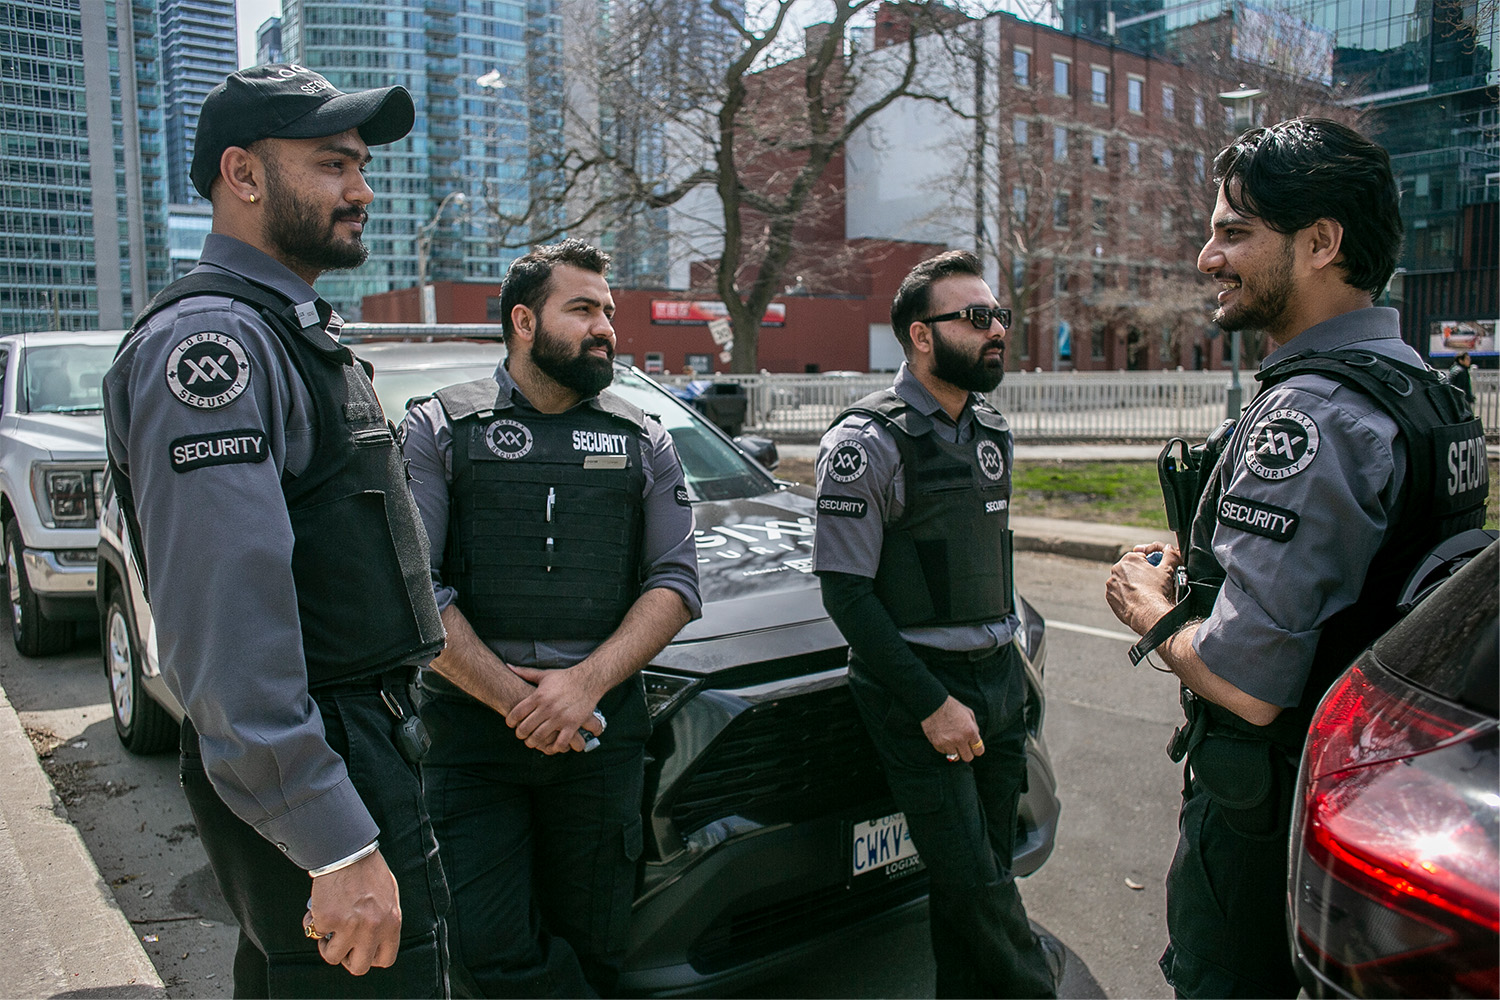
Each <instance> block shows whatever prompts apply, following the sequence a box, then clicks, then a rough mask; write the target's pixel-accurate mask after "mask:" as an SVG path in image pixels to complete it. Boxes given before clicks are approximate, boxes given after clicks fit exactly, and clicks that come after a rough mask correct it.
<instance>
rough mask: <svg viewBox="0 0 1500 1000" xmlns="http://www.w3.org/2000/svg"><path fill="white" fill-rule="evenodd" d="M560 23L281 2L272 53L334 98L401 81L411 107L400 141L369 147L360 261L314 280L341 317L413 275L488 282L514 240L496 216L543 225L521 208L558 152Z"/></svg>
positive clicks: (437, 7)
mask: <svg viewBox="0 0 1500 1000" xmlns="http://www.w3.org/2000/svg"><path fill="white" fill-rule="evenodd" d="M562 21H563V19H562V16H561V14H560V13H559V11H558V3H557V0H520V2H510V0H383V2H381V3H371V2H369V0H284V2H283V9H282V21H281V33H282V45H283V49H284V52H285V54H286V58H288V59H292V60H295V61H296V62H299V63H302V64H303V65H305V66H308V67H309V68H311V69H314V70H317V71H318V72H321V73H323V74H325V75H326V76H327V77H328V79H329V80H330V81H331V82H332V83H333V84H334V85H335V86H337V87H339V88H340V89H341V90H363V89H367V88H370V87H383V86H389V85H391V84H401V85H402V86H404V87H406V89H407V90H409V91H411V94H412V98H413V99H414V101H415V103H416V110H417V117H416V125H415V127H414V128H413V129H412V132H411V135H409V136H407V137H406V138H405V139H403V140H401V141H400V142H397V143H393V144H391V145H389V146H383V147H380V148H379V149H376V150H374V154H375V158H374V161H373V162H372V163H371V165H370V169H369V171H368V174H367V176H368V177H369V180H370V186H371V187H372V188H373V189H374V190H375V204H374V205H373V206H372V207H371V210H370V221H369V223H368V224H367V225H366V226H365V232H364V241H365V243H366V245H367V246H368V247H369V248H370V259H369V260H368V261H367V262H366V263H365V264H363V265H362V266H360V267H359V268H358V269H356V270H353V271H348V272H329V273H328V274H325V275H324V276H323V277H322V278H321V279H320V280H319V282H318V290H319V291H320V292H321V293H322V294H323V295H324V296H325V297H326V298H327V299H328V300H329V301H330V302H332V303H333V304H334V306H335V307H336V308H337V309H338V310H339V311H340V312H341V313H343V314H344V315H345V316H346V317H348V318H351V319H352V318H355V317H357V316H358V315H359V306H360V299H361V298H362V297H363V296H365V295H369V294H373V293H376V292H384V291H389V290H391V289H394V288H408V287H411V286H413V285H416V284H418V278H419V271H421V270H425V279H426V281H428V282H433V281H498V280H499V279H500V278H501V277H503V276H504V274H505V269H506V267H508V266H509V264H510V261H512V260H514V259H515V258H516V257H517V256H519V255H520V254H521V252H522V251H520V250H516V249H505V248H503V247H502V246H501V243H502V242H503V241H506V240H508V241H510V242H525V235H526V233H525V230H524V229H523V230H521V231H520V232H519V233H518V232H517V231H516V230H515V228H514V227H512V228H511V230H509V231H508V232H507V231H505V227H504V226H503V225H502V223H501V221H500V220H501V219H503V218H510V219H519V220H525V222H524V225H525V226H528V227H532V228H534V229H536V230H538V231H540V230H542V229H544V228H545V227H546V226H548V225H549V224H550V223H553V222H555V219H554V217H553V216H552V215H550V214H548V213H540V214H539V213H537V212H536V211H535V209H534V208H533V206H534V205H537V204H539V203H541V202H542V201H544V200H547V199H544V198H543V197H542V195H543V194H544V193H549V192H547V189H548V186H549V185H552V184H555V183H556V172H555V159H556V157H558V156H559V155H560V154H561V151H562V138H561V136H562V103H563V81H562V32H563V23H562ZM450 194H462V195H464V198H462V199H458V198H449V197H448V196H449V195H450ZM445 199H446V200H445ZM440 209H441V211H440ZM424 250H425V252H424ZM424 264H425V267H424Z"/></svg>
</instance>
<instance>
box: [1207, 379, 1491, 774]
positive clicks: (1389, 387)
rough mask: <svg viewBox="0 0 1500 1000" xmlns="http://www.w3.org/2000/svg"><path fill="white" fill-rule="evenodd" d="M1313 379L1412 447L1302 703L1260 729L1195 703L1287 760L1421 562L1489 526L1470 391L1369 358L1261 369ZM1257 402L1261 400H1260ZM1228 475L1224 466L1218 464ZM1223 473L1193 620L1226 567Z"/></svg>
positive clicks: (1211, 490) (1241, 442) (1217, 481)
mask: <svg viewBox="0 0 1500 1000" xmlns="http://www.w3.org/2000/svg"><path fill="white" fill-rule="evenodd" d="M1304 373H1315V374H1318V375H1323V376H1326V377H1328V378H1331V379H1334V380H1335V381H1338V382H1340V383H1342V384H1344V385H1347V386H1349V387H1350V388H1353V389H1355V390H1356V391H1358V392H1361V393H1364V394H1365V395H1366V396H1369V397H1370V398H1371V399H1372V400H1374V401H1375V402H1376V403H1378V404H1379V405H1380V407H1381V409H1383V410H1384V411H1385V412H1386V413H1388V414H1390V416H1391V418H1392V419H1393V420H1395V422H1396V425H1397V427H1398V428H1399V429H1400V433H1401V439H1402V440H1403V441H1405V442H1406V454H1407V471H1406V482H1405V484H1404V485H1403V487H1402V494H1401V497H1402V502H1401V507H1400V514H1399V520H1398V521H1397V522H1396V523H1395V524H1393V525H1391V526H1390V527H1389V528H1388V529H1387V533H1386V542H1385V544H1384V545H1383V546H1382V547H1381V548H1380V549H1379V551H1377V552H1376V554H1375V557H1374V558H1373V559H1372V560H1371V562H1370V569H1369V572H1368V573H1367V574H1366V576H1365V582H1364V587H1363V589H1362V590H1361V591H1360V595H1359V598H1358V599H1357V600H1356V601H1355V602H1354V604H1352V605H1351V606H1349V607H1348V608H1345V609H1344V610H1342V611H1339V612H1337V613H1336V614H1334V615H1332V616H1331V617H1330V618H1329V619H1328V620H1327V621H1326V622H1324V623H1323V629H1322V633H1321V636H1320V638H1319V640H1318V648H1317V651H1316V653H1315V654H1314V656H1313V664H1312V669H1311V671H1310V672H1309V675H1308V680H1307V686H1306V688H1305V689H1304V691H1303V695H1302V700H1301V702H1299V703H1298V704H1297V706H1296V707H1294V708H1288V709H1284V710H1283V711H1282V712H1281V714H1280V715H1278V716H1277V717H1276V720H1275V721H1274V722H1272V723H1271V725H1269V726H1253V725H1251V724H1250V723H1248V722H1246V721H1245V720H1243V719H1241V718H1240V717H1239V716H1237V715H1235V714H1234V713H1233V712H1230V711H1229V710H1227V709H1224V708H1221V707H1220V706H1218V705H1214V704H1212V703H1210V702H1207V701H1205V700H1203V699H1198V701H1199V703H1200V704H1201V705H1202V706H1204V708H1203V710H1204V711H1206V712H1207V713H1208V716H1209V719H1210V720H1211V724H1213V725H1215V726H1217V727H1221V728H1223V727H1227V728H1231V729H1235V730H1240V731H1242V733H1241V734H1242V735H1243V732H1249V733H1251V734H1253V735H1255V736H1258V737H1260V738H1262V739H1266V740H1269V741H1271V742H1273V743H1275V744H1277V745H1278V746H1280V747H1282V749H1284V750H1286V751H1287V752H1288V753H1289V754H1293V755H1296V754H1300V753H1301V751H1302V744H1303V741H1304V740H1305V738H1306V736H1307V728H1308V725H1309V724H1310V723H1311V720H1312V714H1313V712H1314V710H1315V709H1316V708H1317V705H1318V701H1319V700H1320V699H1321V698H1322V697H1323V694H1324V692H1326V691H1327V690H1328V688H1329V686H1330V685H1332V683H1333V681H1334V680H1335V679H1336V678H1337V677H1338V675H1339V674H1340V673H1342V672H1343V670H1344V668H1345V667H1347V666H1348V665H1349V663H1350V662H1351V661H1352V660H1353V659H1354V658H1355V657H1356V656H1358V655H1359V654H1360V653H1361V652H1363V651H1364V649H1365V647H1366V646H1368V645H1369V644H1370V643H1371V642H1372V641H1374V639H1375V638H1376V637H1377V636H1379V635H1380V634H1381V633H1382V632H1384V631H1385V630H1386V629H1387V628H1389V627H1390V625H1391V624H1392V623H1393V622H1395V620H1396V618H1397V611H1396V603H1397V600H1398V598H1399V595H1400V592H1401V588H1402V585H1403V584H1404V583H1405V582H1406V578H1407V577H1408V576H1409V575H1410V574H1411V572H1412V570H1413V569H1415V568H1416V566H1417V563H1418V561H1419V560H1420V559H1421V557H1422V556H1423V555H1424V554H1425V553H1426V552H1427V551H1428V550H1430V549H1431V548H1432V547H1433V546H1434V545H1436V544H1438V543H1439V542H1441V541H1442V540H1443V539H1445V538H1449V537H1451V536H1453V535H1456V534H1458V533H1459V532H1460V531H1464V530H1466V529H1468V528H1480V527H1483V526H1484V516H1485V515H1484V503H1485V498H1486V497H1487V496H1488V494H1489V473H1488V464H1487V462H1486V459H1485V448H1484V431H1483V429H1482V428H1481V426H1480V424H1479V421H1478V420H1477V419H1476V418H1475V417H1474V415H1473V413H1472V412H1471V410H1470V409H1469V404H1468V401H1467V400H1465V399H1464V397H1463V394H1462V393H1461V392H1459V391H1458V390H1456V389H1454V388H1453V387H1452V386H1451V385H1448V384H1447V383H1446V382H1444V381H1443V380H1442V378H1441V377H1440V376H1439V375H1438V373H1437V372H1435V371H1433V370H1432V369H1430V368H1414V367H1412V366H1410V365H1405V364H1402V363H1400V362H1397V361H1393V360H1390V359H1388V358H1383V357H1381V356H1379V355H1376V354H1371V353H1369V352H1366V351H1328V352H1307V353H1304V354H1298V355H1294V356H1292V357H1290V358H1287V359H1286V360H1285V361H1282V362H1279V363H1277V364H1275V365H1273V366H1272V367H1270V368H1268V369H1266V370H1265V371H1263V372H1261V373H1260V375H1259V376H1257V377H1258V378H1259V380H1260V382H1261V389H1260V393H1265V392H1266V391H1267V390H1269V389H1270V388H1271V387H1272V386H1274V385H1278V384H1279V383H1281V382H1285V381H1286V380H1287V379H1289V378H1291V377H1292V376H1294V375H1300V374H1304ZM1258 395H1259V394H1258ZM1249 431H1250V428H1249V427H1248V426H1247V425H1245V424H1243V423H1242V425H1241V427H1240V428H1239V429H1238V432H1237V433H1236V434H1235V435H1234V439H1233V441H1232V442H1231V443H1230V446H1229V447H1228V448H1227V449H1226V450H1225V452H1224V455H1223V456H1222V457H1221V459H1220V461H1221V463H1223V462H1232V461H1234V460H1235V458H1236V456H1239V455H1242V454H1243V452H1244V449H1245V448H1246V447H1247V445H1248V440H1247V438H1248V435H1249ZM1221 470H1222V464H1221ZM1221 470H1216V473H1215V475H1213V476H1212V477H1211V479H1210V480H1209V485H1208V489H1207V491H1206V492H1205V493H1204V496H1203V499H1202V501H1201V502H1200V503H1199V506H1198V514H1197V517H1195V518H1194V520H1193V532H1192V545H1191V547H1190V548H1189V550H1188V553H1187V573H1188V578H1189V580H1190V581H1191V586H1192V587H1193V594H1192V600H1193V602H1194V604H1195V614H1197V615H1198V616H1199V617H1207V615H1208V613H1209V612H1210V611H1211V610H1212V608H1213V602H1214V599H1215V598H1216V597H1217V594H1218V589H1219V587H1220V586H1221V585H1222V584H1223V582H1224V568H1223V567H1222V566H1220V565H1219V562H1218V560H1217V559H1216V558H1215V557H1214V554H1213V547H1212V542H1213V531H1214V524H1215V522H1216V521H1217V512H1218V506H1219V502H1220V493H1221V490H1222V488H1223V486H1222V484H1223V477H1222V475H1221V474H1220V471H1221Z"/></svg>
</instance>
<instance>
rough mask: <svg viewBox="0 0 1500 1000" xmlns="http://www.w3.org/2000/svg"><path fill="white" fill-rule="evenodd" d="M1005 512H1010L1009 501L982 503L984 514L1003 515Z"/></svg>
mask: <svg viewBox="0 0 1500 1000" xmlns="http://www.w3.org/2000/svg"><path fill="white" fill-rule="evenodd" d="M1007 510H1010V501H1009V500H986V501H985V502H984V512H985V513H986V514H1003V513H1004V512H1005V511H1007Z"/></svg>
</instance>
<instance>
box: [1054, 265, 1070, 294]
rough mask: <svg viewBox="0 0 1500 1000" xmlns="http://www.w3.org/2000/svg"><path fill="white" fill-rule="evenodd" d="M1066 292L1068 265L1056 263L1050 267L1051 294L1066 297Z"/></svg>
mask: <svg viewBox="0 0 1500 1000" xmlns="http://www.w3.org/2000/svg"><path fill="white" fill-rule="evenodd" d="M1067 292H1068V265H1067V264H1065V263H1063V262H1062V261H1058V262H1057V263H1056V264H1053V265H1052V294H1053V295H1066V294H1067Z"/></svg>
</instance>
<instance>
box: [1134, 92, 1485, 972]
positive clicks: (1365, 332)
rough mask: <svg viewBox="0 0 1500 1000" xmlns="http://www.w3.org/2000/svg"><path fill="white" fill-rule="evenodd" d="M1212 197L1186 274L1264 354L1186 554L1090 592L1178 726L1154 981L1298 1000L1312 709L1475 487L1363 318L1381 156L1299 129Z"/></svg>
mask: <svg viewBox="0 0 1500 1000" xmlns="http://www.w3.org/2000/svg"><path fill="white" fill-rule="evenodd" d="M1215 179H1216V181H1217V183H1218V185H1219V193H1218V200H1217V204H1216V205H1215V208H1214V213H1213V234H1212V236H1211V238H1210V239H1209V241H1208V243H1207V245H1206V246H1204V248H1203V252H1202V253H1201V254H1200V255H1199V257H1198V267H1199V269H1200V270H1202V271H1203V272H1204V273H1206V274H1211V275H1213V276H1214V278H1215V280H1216V281H1217V282H1218V284H1219V287H1220V292H1219V295H1218V301H1219V308H1218V311H1217V312H1216V313H1215V315H1214V319H1215V321H1216V322H1217V323H1218V324H1219V326H1220V327H1222V328H1223V329H1225V330H1249V331H1254V332H1263V333H1265V334H1266V335H1267V336H1269V337H1270V339H1271V340H1272V341H1273V342H1274V343H1275V344H1276V349H1275V350H1274V351H1273V352H1272V353H1271V354H1270V355H1268V356H1267V357H1266V359H1265V361H1264V363H1263V364H1262V366H1261V371H1260V374H1259V376H1258V377H1259V379H1260V381H1261V384H1262V389H1261V392H1260V394H1259V395H1258V396H1257V397H1256V398H1255V400H1254V401H1253V402H1252V403H1251V404H1250V406H1249V407H1248V409H1247V410H1246V412H1245V414H1244V417H1243V419H1242V420H1241V421H1240V422H1239V424H1238V426H1237V427H1236V428H1235V429H1234V431H1233V434H1232V436H1231V437H1230V439H1229V443H1228V446H1227V447H1226V448H1225V450H1224V453H1223V456H1222V458H1221V459H1220V461H1219V463H1218V465H1217V466H1216V467H1215V468H1214V469H1213V470H1212V472H1211V475H1210V476H1209V477H1208V483H1207V490H1206V492H1205V494H1204V496H1203V499H1202V501H1201V503H1200V504H1199V506H1198V508H1197V515H1196V517H1195V518H1194V520H1193V522H1192V526H1191V536H1190V544H1189V551H1188V553H1187V556H1186V559H1185V560H1184V558H1183V557H1182V555H1181V554H1180V553H1179V552H1178V550H1177V549H1176V548H1175V547H1170V546H1161V545H1159V544H1152V545H1146V546H1140V547H1138V548H1137V549H1136V551H1135V552H1133V553H1129V554H1127V555H1125V556H1124V557H1123V558H1122V559H1121V560H1120V561H1119V562H1118V563H1117V564H1116V565H1115V566H1114V568H1113V570H1112V571H1111V573H1110V578H1109V581H1108V584H1107V585H1106V590H1105V596H1106V599H1107V600H1108V601H1109V604H1110V607H1111V609H1112V610H1113V611H1114V612H1115V614H1116V615H1117V616H1118V617H1119V619H1120V620H1121V621H1122V622H1124V623H1125V624H1126V625H1128V626H1129V627H1130V628H1131V629H1133V630H1134V631H1135V632H1137V633H1139V634H1141V635H1143V636H1145V637H1146V639H1145V641H1144V642H1143V644H1141V647H1139V648H1144V647H1149V646H1153V645H1156V648H1157V649H1158V652H1159V654H1160V657H1161V659H1162V660H1163V661H1164V662H1165V663H1166V665H1167V666H1168V667H1169V668H1170V669H1171V670H1172V671H1173V672H1174V673H1175V674H1177V676H1178V678H1179V679H1180V680H1181V681H1182V684H1183V695H1182V697H1183V704H1184V707H1185V708H1186V710H1187V713H1188V722H1187V724H1185V725H1184V726H1183V728H1182V729H1181V730H1179V732H1178V735H1177V737H1176V739H1175V740H1174V742H1173V746H1172V748H1171V753H1172V756H1173V759H1174V760H1182V759H1184V757H1185V758H1186V760H1187V773H1186V782H1185V788H1184V791H1183V797H1184V801H1183V806H1182V814H1181V819H1180V822H1179V829H1180V831H1181V835H1180V839H1179V842H1178V846H1177V854H1176V857H1175V858H1174V859H1173V861H1172V866H1171V869H1170V871H1169V872H1168V875H1167V928H1168V932H1169V938H1170V941H1169V944H1168V947H1167V950H1166V953H1165V954H1164V955H1163V956H1162V959H1161V967H1162V971H1163V973H1164V974H1165V976H1166V978H1167V982H1168V983H1169V984H1171V986H1172V987H1173V989H1174V990H1175V991H1176V993H1177V995H1178V996H1191V997H1240V996H1257V997H1267V996H1287V997H1291V996H1296V995H1297V992H1298V989H1299V984H1298V981H1297V978H1296V975H1295V973H1294V970H1293V967H1292V961H1291V955H1290V952H1289V949H1288V941H1287V930H1286V925H1285V910H1286V892H1287V871H1286V860H1287V848H1286V845H1287V836H1288V829H1289V823H1290V814H1291V808H1292V802H1291V799H1292V793H1293V791H1294V788H1295V784H1296V777H1297V764H1298V759H1299V755H1300V753H1301V750H1302V744H1303V742H1304V740H1305V738H1306V735H1307V729H1308V724H1309V720H1310V718H1311V715H1312V712H1313V710H1314V709H1315V708H1316V706H1317V704H1318V702H1319V700H1320V699H1321V697H1322V695H1323V694H1324V692H1325V691H1326V690H1327V688H1328V687H1329V685H1330V684H1331V683H1332V681H1333V680H1334V679H1335V678H1336V677H1337V675H1338V674H1339V673H1340V672H1341V671H1342V670H1343V669H1344V667H1346V666H1347V665H1348V663H1349V661H1350V660H1351V659H1352V658H1353V657H1354V656H1355V655H1357V654H1358V653H1359V652H1360V651H1361V650H1362V649H1363V648H1364V647H1365V646H1366V645H1368V643H1369V642H1370V641H1371V640H1372V639H1373V638H1375V637H1376V636H1377V635H1378V634H1379V633H1380V632H1382V631H1384V630H1385V629H1386V628H1387V627H1388V626H1389V625H1390V623H1391V622H1392V621H1393V620H1395V618H1396V617H1397V614H1398V612H1397V609H1396V600H1397V597H1398V594H1399V592H1400V589H1401V587H1402V585H1403V583H1404V581H1405V579H1406V577H1407V575H1408V574H1409V573H1410V572H1411V570H1412V569H1413V568H1414V567H1415V566H1416V564H1417V562H1418V560H1419V559H1420V558H1421V556H1422V555H1423V554H1424V553H1425V552H1426V551H1427V550H1428V549H1429V548H1431V547H1432V545H1434V544H1435V543H1437V542H1438V541H1441V540H1442V539H1443V538H1446V537H1448V536H1450V535H1453V534H1456V533H1457V532H1459V531H1461V530H1463V529H1466V528H1470V527H1478V526H1480V525H1482V524H1483V520H1484V500H1485V496H1486V494H1487V492H1488V481H1487V472H1486V471H1485V468H1484V462H1483V460H1482V459H1476V457H1475V456H1482V455H1483V451H1484V447H1483V438H1482V434H1481V432H1480V428H1479V425H1478V422H1477V421H1475V420H1474V419H1473V416H1472V414H1471V413H1470V411H1469V409H1468V406H1467V404H1466V403H1465V401H1464V400H1463V398H1462V396H1461V394H1459V393H1458V392H1457V391H1456V390H1454V389H1453V388H1452V387H1451V386H1448V385H1446V384H1444V382H1443V381H1442V380H1441V379H1440V377H1439V376H1438V375H1437V373H1436V372H1433V371H1432V370H1431V369H1428V368H1426V367H1424V366H1423V364H1422V361H1421V358H1420V357H1419V356H1418V355H1417V353H1416V352H1415V351H1413V350H1412V349H1411V348H1410V347H1409V346H1407V345H1406V343H1404V342H1403V341H1402V339H1401V330H1400V326H1399V323H1398V317H1397V313H1396V311H1395V310H1394V309H1383V308H1373V302H1374V300H1375V297H1376V296H1378V295H1379V294H1380V292H1381V291H1382V290H1383V289H1384V288H1385V285H1386V282H1387V281H1388V280H1389V279H1390V276H1391V274H1392V271H1393V269H1394V268H1395V264H1396V258H1397V254H1398V252H1399V249H1400V245H1401V216H1400V213H1399V210H1398V205H1397V189H1396V184H1395V181H1394V180H1393V178H1392V175H1391V167H1390V160H1389V158H1388V157H1387V155H1386V153H1385V151H1384V150H1383V149H1381V148H1380V147H1379V146H1376V145H1374V144H1373V143H1371V142H1369V141H1368V140H1367V139H1365V138H1364V137H1363V136H1361V135H1360V134H1359V133H1357V132H1354V131H1353V130H1351V129H1348V128H1346V127H1344V126H1342V125H1339V124H1336V123H1334V122H1331V121H1326V120H1322V119H1315V118H1302V119H1293V120H1291V121H1286V122H1281V123H1279V124H1277V125H1274V126H1271V127H1269V128H1257V129H1252V130H1250V131H1249V132H1246V133H1245V134H1244V135H1242V136H1241V137H1240V138H1239V139H1238V140H1237V141H1236V142H1235V143H1234V144H1232V145H1231V146H1229V147H1228V148H1226V149H1225V150H1224V151H1223V152H1221V153H1220V154H1219V157H1218V159H1217V161H1216V162H1215ZM1156 551H1163V552H1164V558H1163V559H1162V560H1161V563H1160V565H1153V564H1152V563H1151V562H1150V561H1149V560H1148V556H1149V555H1151V554H1153V553H1154V552H1156ZM1184 563H1185V566H1184ZM1179 567H1184V568H1185V576H1186V578H1187V594H1186V596H1185V598H1184V600H1183V601H1182V602H1181V603H1179V604H1178V605H1177V607H1176V608H1175V609H1174V607H1173V598H1174V597H1175V596H1176V594H1175V593H1174V583H1173V579H1174V575H1175V573H1176V571H1177V569H1178V568H1179ZM1158 643H1159V645H1157V644H1158Z"/></svg>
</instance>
